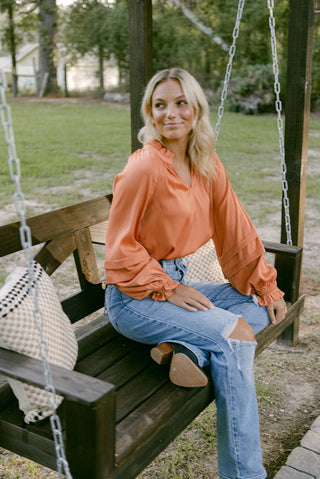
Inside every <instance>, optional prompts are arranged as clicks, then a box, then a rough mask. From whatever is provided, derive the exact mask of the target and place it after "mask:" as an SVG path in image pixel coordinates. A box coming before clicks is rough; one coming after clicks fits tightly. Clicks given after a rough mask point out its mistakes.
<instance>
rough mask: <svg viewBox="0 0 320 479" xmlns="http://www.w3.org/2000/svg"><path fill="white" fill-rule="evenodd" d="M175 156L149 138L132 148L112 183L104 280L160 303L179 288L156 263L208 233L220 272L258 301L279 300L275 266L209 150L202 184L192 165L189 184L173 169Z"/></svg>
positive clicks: (192, 247)
mask: <svg viewBox="0 0 320 479" xmlns="http://www.w3.org/2000/svg"><path fill="white" fill-rule="evenodd" d="M173 157H174V154H173V153H172V152H171V151H169V150H167V149H165V148H164V147H163V146H162V145H161V143H160V142H158V141H156V140H155V141H153V142H151V143H149V144H147V145H145V146H144V147H143V148H142V149H140V150H138V151H136V152H134V153H133V154H132V155H131V156H130V157H129V160H128V163H127V165H126V166H125V168H124V170H123V171H122V172H121V173H120V174H119V175H117V177H116V179H115V182H114V191H113V194H114V197H113V202H112V206H111V210H110V216H109V223H108V229H107V238H106V256H105V263H104V267H105V270H106V283H107V284H115V285H116V286H117V287H118V288H119V290H120V291H122V292H123V293H125V294H127V295H129V296H131V297H133V298H136V299H143V298H146V297H148V296H151V297H152V298H153V299H155V300H158V301H164V300H166V299H167V298H168V297H169V296H170V295H171V294H172V292H173V289H174V288H176V287H177V286H178V284H179V283H178V282H177V281H174V280H172V279H171V278H170V277H169V276H168V275H167V274H166V273H165V272H164V271H163V269H162V268H161V266H160V264H159V263H158V260H160V259H174V258H181V257H183V256H186V255H188V254H191V253H193V252H195V251H196V250H197V249H198V248H200V246H202V245H203V244H205V243H206V242H207V241H208V240H209V239H210V238H212V239H213V241H214V243H215V247H216V252H217V256H218V259H219V262H220V264H221V267H222V270H223V273H224V275H225V277H226V278H227V279H228V280H229V281H230V283H231V284H232V285H233V286H234V287H235V288H236V289H237V290H238V291H239V292H240V293H242V294H245V295H251V294H257V296H258V299H259V303H260V304H261V305H264V306H266V305H268V304H270V303H272V302H273V301H276V300H278V299H280V298H282V297H283V295H284V293H283V292H282V291H280V290H279V289H278V287H277V284H276V270H275V269H274V268H273V267H272V266H270V265H268V264H267V263H266V261H265V258H264V247H263V245H262V243H261V241H260V239H259V236H258V233H257V232H256V230H255V228H254V226H253V224H252V222H251V220H250V218H249V217H248V215H247V213H246V211H245V210H244V208H243V207H242V205H241V203H240V201H239V200H238V198H237V197H236V195H235V193H234V191H233V189H232V187H231V185H230V182H229V180H228V176H227V174H226V171H225V169H224V167H223V165H222V163H221V161H220V160H219V158H218V156H217V155H216V154H214V160H215V164H216V175H215V177H214V179H212V180H211V181H210V183H209V185H208V184H207V182H206V180H203V178H202V177H200V176H199V175H198V174H196V173H195V171H194V170H192V171H191V186H190V187H189V186H188V185H187V184H186V183H184V181H183V180H182V179H181V178H180V176H179V175H178V174H177V172H176V170H175V168H174V166H173V163H172V160H173Z"/></svg>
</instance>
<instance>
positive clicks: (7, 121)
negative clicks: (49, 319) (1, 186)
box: [0, 70, 72, 479]
mask: <svg viewBox="0 0 320 479" xmlns="http://www.w3.org/2000/svg"><path fill="white" fill-rule="evenodd" d="M0 75H1V77H0V93H1V104H0V112H1V121H2V125H3V129H4V133H5V139H6V143H7V148H8V155H9V159H8V163H9V172H10V177H11V179H12V181H13V183H14V186H15V193H14V202H15V207H16V212H17V215H18V217H19V218H20V223H21V226H20V229H19V232H20V240H21V245H22V247H23V252H24V256H25V261H26V264H27V268H28V278H29V292H30V294H31V295H32V297H33V301H34V322H35V326H36V327H37V329H38V331H39V336H40V339H39V354H40V358H41V360H42V363H43V370H44V376H45V379H46V386H45V390H46V394H47V400H48V404H49V406H50V407H51V410H52V415H51V416H50V423H51V429H52V434H53V439H54V444H55V451H56V457H57V470H58V475H59V478H60V479H61V478H62V473H64V474H65V477H66V478H67V479H72V476H71V473H70V470H69V464H68V462H67V459H66V456H65V450H64V443H63V435H62V428H61V422H60V419H59V417H58V415H57V413H56V392H55V388H54V386H53V381H52V375H51V370H50V364H49V362H48V347H47V343H46V341H45V339H44V336H43V326H44V323H43V314H42V311H41V308H40V306H39V301H38V284H37V279H36V277H35V274H34V270H33V254H32V236H31V230H30V228H29V226H28V225H27V223H26V216H25V213H26V206H25V201H24V195H23V193H22V191H21V185H20V179H21V168H20V160H19V159H18V158H17V155H16V147H15V141H14V135H13V128H12V120H11V109H10V107H9V105H8V104H7V101H6V95H5V89H6V81H5V74H4V71H3V70H0Z"/></svg>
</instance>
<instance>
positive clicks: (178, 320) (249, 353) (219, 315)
mask: <svg viewBox="0 0 320 479" xmlns="http://www.w3.org/2000/svg"><path fill="white" fill-rule="evenodd" d="M160 264H161V266H162V268H163V269H164V271H165V272H166V273H167V274H168V275H169V276H170V277H171V278H172V279H174V280H176V281H179V282H180V283H183V284H188V285H190V286H193V287H194V288H196V289H197V290H199V291H201V292H202V293H203V294H204V295H205V296H207V297H208V298H209V299H210V301H212V303H213V304H214V309H212V310H208V311H197V312H190V311H187V310H186V309H183V308H181V307H179V306H176V305H174V304H172V303H170V302H169V301H155V300H153V299H152V298H146V299H142V300H136V299H133V298H131V297H129V296H127V295H126V294H123V293H121V292H120V291H119V290H118V289H117V288H116V287H115V286H113V285H112V286H108V288H107V290H106V307H107V311H108V316H109V319H110V321H111V323H112V324H113V326H114V328H115V329H116V330H117V331H118V332H119V333H121V334H123V335H124V336H127V337H129V338H131V339H133V340H135V341H139V342H142V343H147V344H158V343H162V342H165V341H168V342H173V343H179V344H182V345H184V346H186V347H187V348H188V349H190V350H191V351H192V352H193V353H194V354H195V355H196V356H197V358H198V361H199V365H200V366H201V367H203V366H207V365H210V368H211V374H212V379H213V383H214V390H215V397H216V406H217V447H218V468H219V477H220V478H221V479H264V478H265V477H266V471H265V469H264V467H263V465H262V454H261V448H260V433H259V418H258V409H257V401H256V392H255V384H254V377H253V371H252V369H253V360H254V352H255V346H256V343H255V342H247V341H239V340H235V339H230V338H228V336H229V335H230V334H231V332H232V330H233V328H234V327H235V325H236V324H237V320H238V318H239V317H242V318H244V319H245V320H246V321H247V322H248V323H249V324H250V325H251V326H252V328H253V330H254V332H255V333H257V332H258V331H260V330H261V329H263V328H264V327H266V326H267V325H268V324H269V317H268V313H267V311H266V308H264V307H262V306H259V305H258V303H257V301H256V300H255V298H254V297H251V296H243V295H242V294H240V293H238V292H237V291H236V290H235V289H234V288H233V287H232V286H231V285H230V284H229V283H227V284H219V283H208V282H197V283H194V282H190V281H189V282H186V281H185V280H184V276H185V274H186V271H187V266H186V265H185V262H184V260H183V259H181V258H178V259H175V260H161V261H160Z"/></svg>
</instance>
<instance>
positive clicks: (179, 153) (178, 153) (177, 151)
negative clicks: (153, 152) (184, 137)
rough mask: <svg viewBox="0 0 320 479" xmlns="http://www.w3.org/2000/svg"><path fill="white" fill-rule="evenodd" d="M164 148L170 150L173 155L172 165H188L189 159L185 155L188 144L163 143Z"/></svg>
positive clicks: (186, 154)
mask: <svg viewBox="0 0 320 479" xmlns="http://www.w3.org/2000/svg"><path fill="white" fill-rule="evenodd" d="M165 147H166V148H167V149H168V150H170V151H171V152H172V153H173V154H174V163H176V164H182V163H187V164H188V165H189V164H190V158H189V156H188V153H187V147H188V144H187V143H186V142H185V141H184V142H176V141H174V142H173V141H172V142H170V141H169V142H167V141H166V142H165Z"/></svg>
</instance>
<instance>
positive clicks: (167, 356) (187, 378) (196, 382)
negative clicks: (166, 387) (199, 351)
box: [150, 343, 208, 388]
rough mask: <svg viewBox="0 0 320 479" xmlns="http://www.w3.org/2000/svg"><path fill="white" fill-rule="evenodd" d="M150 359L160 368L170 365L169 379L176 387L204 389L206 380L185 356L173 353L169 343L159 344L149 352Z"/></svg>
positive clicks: (200, 370)
mask: <svg viewBox="0 0 320 479" xmlns="http://www.w3.org/2000/svg"><path fill="white" fill-rule="evenodd" d="M150 355H151V358H152V359H153V360H154V361H155V362H156V363H157V364H160V365H161V366H163V365H165V364H169V362H170V361H171V364H170V371H169V378H170V380H171V382H173V384H175V385H176V386H182V387H186V388H196V387H204V386H206V385H207V384H208V378H207V376H206V375H205V374H204V372H203V371H202V369H201V368H199V367H198V366H197V365H196V364H195V363H194V362H193V361H192V359H190V358H189V357H188V356H187V355H186V354H183V353H175V352H174V349H173V347H172V346H171V344H169V343H161V344H158V346H155V347H154V348H152V349H151V351H150Z"/></svg>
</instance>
